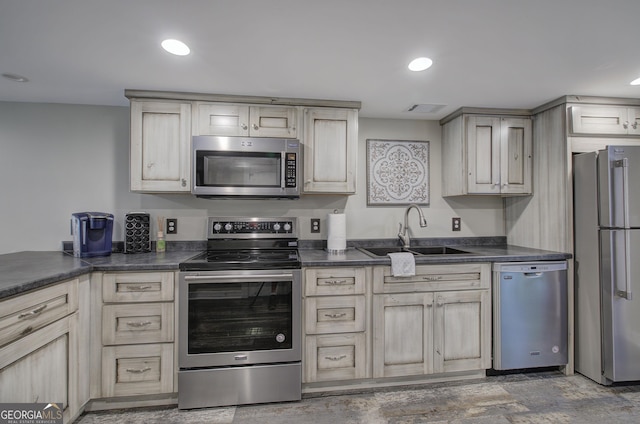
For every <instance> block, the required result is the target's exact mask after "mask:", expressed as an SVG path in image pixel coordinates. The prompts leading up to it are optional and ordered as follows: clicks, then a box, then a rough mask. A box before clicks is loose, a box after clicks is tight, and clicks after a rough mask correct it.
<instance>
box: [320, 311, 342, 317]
mask: <svg viewBox="0 0 640 424" xmlns="http://www.w3.org/2000/svg"><path fill="white" fill-rule="evenodd" d="M324 316H325V317H327V318H342V317H345V316H347V313H346V312H342V313H339V314H324Z"/></svg>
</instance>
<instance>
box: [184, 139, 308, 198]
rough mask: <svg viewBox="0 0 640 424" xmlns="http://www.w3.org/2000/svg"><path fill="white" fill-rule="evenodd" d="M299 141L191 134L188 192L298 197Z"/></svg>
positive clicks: (260, 196)
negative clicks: (190, 174) (189, 188)
mask: <svg viewBox="0 0 640 424" xmlns="http://www.w3.org/2000/svg"><path fill="white" fill-rule="evenodd" d="M300 150H301V149H300V141H299V140H295V139H287V138H249V137H222V136H204V135H201V136H194V137H193V140H192V156H191V160H192V164H191V165H192V167H191V168H192V173H193V175H192V178H191V181H192V183H191V193H192V194H195V195H196V196H199V197H248V198H267V197H272V198H288V199H296V198H298V197H300V171H301V170H300V164H301V155H300Z"/></svg>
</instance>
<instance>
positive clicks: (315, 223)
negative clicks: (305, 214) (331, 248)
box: [311, 218, 320, 233]
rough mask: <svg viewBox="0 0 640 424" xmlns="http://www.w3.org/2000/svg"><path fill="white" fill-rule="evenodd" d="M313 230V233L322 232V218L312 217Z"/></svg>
mask: <svg viewBox="0 0 640 424" xmlns="http://www.w3.org/2000/svg"><path fill="white" fill-rule="evenodd" d="M311 232H312V233H319V232H320V218H311Z"/></svg>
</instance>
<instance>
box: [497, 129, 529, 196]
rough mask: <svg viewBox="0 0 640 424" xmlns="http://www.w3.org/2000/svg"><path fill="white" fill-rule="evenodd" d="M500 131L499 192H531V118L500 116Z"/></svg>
mask: <svg viewBox="0 0 640 424" xmlns="http://www.w3.org/2000/svg"><path fill="white" fill-rule="evenodd" d="M500 133H501V140H502V142H501V146H500V193H501V194H526V193H531V179H532V178H531V174H532V168H531V157H532V152H531V149H532V147H533V143H532V131H531V119H519V118H502V119H501V121H500Z"/></svg>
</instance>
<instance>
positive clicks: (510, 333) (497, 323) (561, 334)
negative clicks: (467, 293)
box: [493, 261, 568, 370]
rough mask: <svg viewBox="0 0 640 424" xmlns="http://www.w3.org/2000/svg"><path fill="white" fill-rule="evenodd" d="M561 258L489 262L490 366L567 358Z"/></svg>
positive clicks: (552, 363) (551, 363) (564, 360)
mask: <svg viewBox="0 0 640 424" xmlns="http://www.w3.org/2000/svg"><path fill="white" fill-rule="evenodd" d="M567 331H568V330H567V262H566V261H562V262H505V263H494V264H493V368H494V369H496V370H512V369H521V368H536V367H550V366H556V365H558V366H560V365H566V364H567V358H568V355H567Z"/></svg>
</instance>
